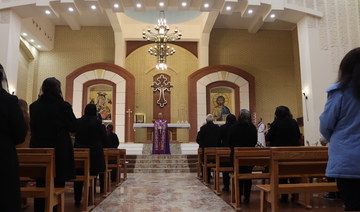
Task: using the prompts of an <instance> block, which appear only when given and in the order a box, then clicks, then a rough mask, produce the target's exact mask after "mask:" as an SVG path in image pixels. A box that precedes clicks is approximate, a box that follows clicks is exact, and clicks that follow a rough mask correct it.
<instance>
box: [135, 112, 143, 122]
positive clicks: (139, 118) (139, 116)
mask: <svg viewBox="0 0 360 212" xmlns="http://www.w3.org/2000/svg"><path fill="white" fill-rule="evenodd" d="M135 123H145V114H144V113H135Z"/></svg>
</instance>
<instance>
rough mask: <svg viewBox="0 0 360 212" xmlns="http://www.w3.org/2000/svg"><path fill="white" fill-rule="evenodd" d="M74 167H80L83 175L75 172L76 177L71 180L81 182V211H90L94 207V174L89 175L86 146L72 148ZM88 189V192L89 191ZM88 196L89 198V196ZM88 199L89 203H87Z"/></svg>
mask: <svg viewBox="0 0 360 212" xmlns="http://www.w3.org/2000/svg"><path fill="white" fill-rule="evenodd" d="M74 160H75V168H76V169H82V170H83V171H84V172H83V173H84V174H83V175H78V174H76V178H75V179H73V180H71V181H73V182H83V183H84V188H83V189H84V190H83V197H82V199H83V211H90V210H91V209H92V208H94V207H95V192H94V180H96V176H91V175H90V149H88V148H74ZM89 191H90V193H89ZM89 197H90V198H89ZM89 199H90V204H89Z"/></svg>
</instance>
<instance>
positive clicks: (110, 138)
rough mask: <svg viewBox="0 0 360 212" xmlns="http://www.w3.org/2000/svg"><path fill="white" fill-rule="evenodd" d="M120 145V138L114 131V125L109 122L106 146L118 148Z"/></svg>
mask: <svg viewBox="0 0 360 212" xmlns="http://www.w3.org/2000/svg"><path fill="white" fill-rule="evenodd" d="M118 146H119V138H118V136H117V135H116V133H114V126H113V125H112V124H108V125H107V126H106V143H105V145H104V148H118Z"/></svg>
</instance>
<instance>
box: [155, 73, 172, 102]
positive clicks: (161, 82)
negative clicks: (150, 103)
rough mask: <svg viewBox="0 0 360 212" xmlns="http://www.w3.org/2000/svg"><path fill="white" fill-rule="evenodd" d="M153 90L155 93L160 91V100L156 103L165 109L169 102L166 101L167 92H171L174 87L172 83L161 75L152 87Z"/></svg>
mask: <svg viewBox="0 0 360 212" xmlns="http://www.w3.org/2000/svg"><path fill="white" fill-rule="evenodd" d="M151 87H152V88H153V91H154V92H156V91H159V93H160V95H159V99H158V100H157V101H156V103H157V104H158V105H159V106H160V107H164V106H165V105H166V104H167V100H166V99H165V91H167V92H170V89H171V88H172V87H173V86H172V85H170V82H168V79H167V78H166V77H165V76H164V75H163V74H161V75H160V76H159V77H158V78H157V79H156V80H155V82H154V84H153V85H152V86H151Z"/></svg>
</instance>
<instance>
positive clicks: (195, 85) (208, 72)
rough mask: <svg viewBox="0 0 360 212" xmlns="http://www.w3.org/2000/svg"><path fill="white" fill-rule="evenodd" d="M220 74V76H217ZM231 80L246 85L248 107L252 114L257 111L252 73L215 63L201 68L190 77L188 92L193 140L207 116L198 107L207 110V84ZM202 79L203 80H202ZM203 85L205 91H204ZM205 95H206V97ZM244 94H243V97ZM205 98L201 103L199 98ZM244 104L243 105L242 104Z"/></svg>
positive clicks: (242, 85)
mask: <svg viewBox="0 0 360 212" xmlns="http://www.w3.org/2000/svg"><path fill="white" fill-rule="evenodd" d="M222 72H224V73H225V75H226V76H225V77H223V76H221V75H222V74H221V73H222ZM215 76H220V77H215ZM224 80H225V81H229V82H233V83H235V84H238V85H239V87H240V93H241V87H244V89H243V90H246V89H247V90H248V108H249V110H250V112H251V113H252V114H254V113H255V111H256V102H255V78H254V76H253V75H251V74H250V73H248V72H246V71H244V70H242V69H240V68H237V67H234V66H229V65H214V66H207V67H204V68H201V69H199V70H197V71H195V72H194V73H192V74H191V75H190V76H189V77H188V89H189V90H188V93H189V108H188V111H189V123H190V124H191V128H190V131H189V139H190V140H191V141H195V140H196V134H197V131H198V128H199V127H200V124H199V123H201V122H202V121H203V120H201V118H202V119H204V118H205V117H199V113H198V112H199V111H198V108H202V107H203V108H204V111H206V105H205V103H206V85H208V84H210V83H213V82H216V81H224ZM200 81H201V82H200ZM202 87H203V89H204V91H202ZM204 96H205V97H204ZM242 96H244V95H241V96H240V97H242ZM199 98H203V99H205V101H204V104H203V105H199V103H198V99H199ZM240 102H242V99H240ZM240 106H242V105H240Z"/></svg>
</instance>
